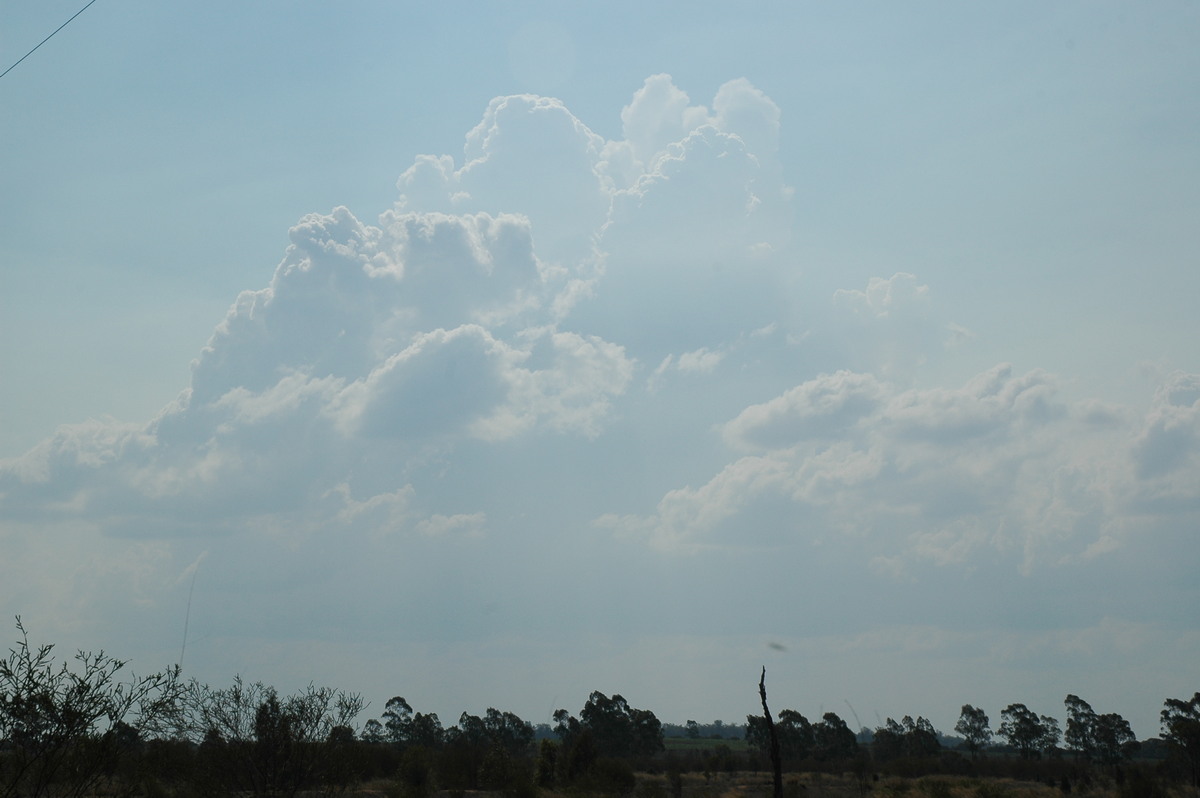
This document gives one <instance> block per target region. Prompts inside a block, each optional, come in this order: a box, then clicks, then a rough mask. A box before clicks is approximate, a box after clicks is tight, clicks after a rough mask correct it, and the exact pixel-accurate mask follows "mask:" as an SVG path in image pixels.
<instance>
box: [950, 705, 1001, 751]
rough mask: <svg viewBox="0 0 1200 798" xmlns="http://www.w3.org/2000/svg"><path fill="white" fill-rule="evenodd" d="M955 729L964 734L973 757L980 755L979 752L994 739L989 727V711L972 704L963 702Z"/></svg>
mask: <svg viewBox="0 0 1200 798" xmlns="http://www.w3.org/2000/svg"><path fill="white" fill-rule="evenodd" d="M954 730H955V731H956V732H958V733H959V734H961V735H962V736H963V740H964V741H965V743H966V746H967V750H968V751H970V752H971V758H972V759H974V758H975V757H976V756H978V754H979V752H980V751H981V750H982V749H983V748H984V747H985V746H986V745H987V744H988V743H989V742H991V740H992V730H991V729H989V728H988V716H987V713H986V712H984V711H983V710H982V709H979V708H978V707H973V706H971V705H970V704H963V706H962V712H961V713H960V714H959V716H958V723H956V724H954Z"/></svg>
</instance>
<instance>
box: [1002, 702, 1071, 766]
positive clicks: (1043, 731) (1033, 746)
mask: <svg viewBox="0 0 1200 798" xmlns="http://www.w3.org/2000/svg"><path fill="white" fill-rule="evenodd" d="M997 734H999V735H1000V736H1001V737H1003V738H1004V739H1006V740H1008V743H1009V745H1011V746H1012V747H1013V748H1016V749H1017V753H1019V754H1020V755H1021V757H1022V758H1023V759H1037V758H1038V757H1041V756H1042V755H1049V754H1051V753H1053V752H1054V751H1055V750H1056V749H1057V747H1058V741H1059V739H1060V737H1061V735H1060V732H1059V729H1058V721H1057V720H1055V719H1054V718H1052V717H1049V716H1047V715H1042V716H1041V717H1038V715H1037V714H1036V713H1034V712H1033V711H1032V710H1030V709H1029V708H1028V707H1026V706H1025V705H1024V704H1009V705H1008V706H1007V707H1005V708H1004V710H1003V711H1001V713H1000V728H999V729H998V730H997Z"/></svg>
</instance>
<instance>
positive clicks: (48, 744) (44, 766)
mask: <svg viewBox="0 0 1200 798" xmlns="http://www.w3.org/2000/svg"><path fill="white" fill-rule="evenodd" d="M16 626H17V631H18V633H19V634H20V637H19V639H18V640H17V642H16V645H15V647H13V648H10V649H9V652H8V656H7V657H6V658H5V659H3V660H0V739H2V740H3V741H4V744H5V748H6V749H7V750H6V751H5V752H4V755H3V758H2V759H0V796H3V798H10V796H32V797H33V798H36V796H41V795H44V794H47V793H49V792H51V791H53V792H54V793H55V794H61V795H67V796H81V795H85V794H89V793H92V792H94V791H95V789H96V786H97V785H98V784H99V783H100V782H101V781H102V780H103V779H104V778H105V777H106V776H107V775H110V774H111V773H112V772H113V771H114V770H115V768H116V767H117V765H118V764H119V763H120V761H121V760H122V759H123V758H125V756H126V755H127V754H128V753H129V752H130V751H131V750H132V749H134V748H135V747H136V745H137V744H138V743H139V742H140V740H141V738H142V736H143V735H154V734H157V733H158V732H160V731H161V730H162V728H163V726H164V725H165V724H166V723H167V722H168V721H169V720H170V718H171V717H173V714H174V711H175V708H176V701H177V699H178V696H179V679H178V677H179V671H178V669H177V668H176V669H172V670H168V671H164V672H161V673H156V674H152V675H150V676H146V677H143V678H140V679H139V678H137V677H135V676H131V677H130V679H129V681H121V680H120V679H119V678H118V673H119V672H120V671H121V670H122V669H124V667H125V665H126V664H127V663H126V662H125V661H123V660H118V659H115V658H113V657H110V656H108V655H107V654H105V653H104V652H103V651H100V652H97V653H90V652H86V651H79V652H77V653H76V654H75V657H74V663H73V666H72V664H70V663H67V662H62V663H60V664H56V663H55V661H54V656H53V650H54V646H53V645H42V646H39V647H37V648H33V647H32V646H31V645H30V643H29V635H28V633H27V632H26V630H25V626H24V625H23V624H22V622H21V619H20V617H19V616H18V617H17V619H16ZM130 721H132V723H130Z"/></svg>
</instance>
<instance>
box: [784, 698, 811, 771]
mask: <svg viewBox="0 0 1200 798" xmlns="http://www.w3.org/2000/svg"><path fill="white" fill-rule="evenodd" d="M775 733H776V734H777V735H778V736H779V753H780V754H781V755H782V756H783V758H784V759H789V760H793V761H797V760H801V759H804V758H805V757H807V756H809V755H810V754H812V748H813V728H812V724H811V723H809V722H808V718H806V717H804V716H803V715H801V714H800V713H799V712H797V711H796V710H794V709H782V710H780V711H779V722H778V723H776V724H775Z"/></svg>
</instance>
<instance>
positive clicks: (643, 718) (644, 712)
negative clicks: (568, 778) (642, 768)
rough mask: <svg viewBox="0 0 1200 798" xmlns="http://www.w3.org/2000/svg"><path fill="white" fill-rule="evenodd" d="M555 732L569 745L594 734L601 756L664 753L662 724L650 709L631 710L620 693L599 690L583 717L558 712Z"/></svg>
mask: <svg viewBox="0 0 1200 798" xmlns="http://www.w3.org/2000/svg"><path fill="white" fill-rule="evenodd" d="M554 721H555V724H556V726H555V732H556V733H557V734H558V736H559V738H560V739H561V740H562V741H563V743H564V745H566V746H567V748H568V751H569V750H570V748H571V745H570V744H571V742H572V741H573V740H574V739H575V738H577V737H579V736H580V735H581V734H582V732H584V731H587V732H589V733H590V738H591V743H590V744H591V745H592V746H593V747H594V749H595V752H596V756H599V757H630V756H653V755H654V754H657V753H659V752H660V751H662V750H663V732H662V723H661V722H660V721H659V720H658V718H657V717H655V715H654V713H653V712H651V711H650V710H648V709H637V708H635V707H631V706H630V705H629V702H628V701H626V700H625V698H624V697H622V696H621V695H619V694H616V693H614V694H613V696H612V697H611V698H610V697H608V696H606V695H605V694H604V693H601V692H599V691H595V692H593V693H592V694H591V695H590V696H588V700H587V703H586V704H584V707H583V709H582V710H581V711H580V713H579V718H578V719H576V718H575V717H573V716H571V715H569V714H567V711H566V710H563V709H560V710H557V711H555V713H554Z"/></svg>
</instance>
